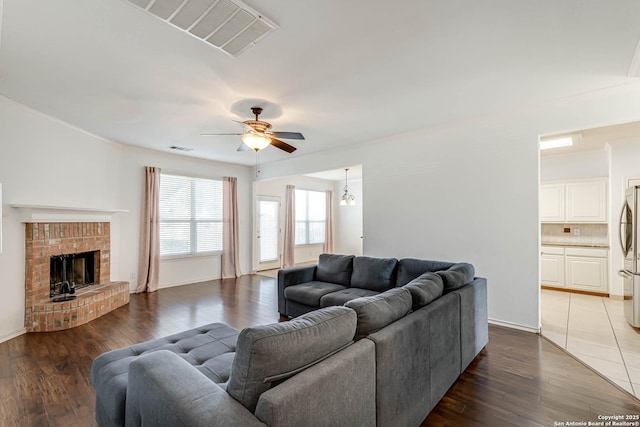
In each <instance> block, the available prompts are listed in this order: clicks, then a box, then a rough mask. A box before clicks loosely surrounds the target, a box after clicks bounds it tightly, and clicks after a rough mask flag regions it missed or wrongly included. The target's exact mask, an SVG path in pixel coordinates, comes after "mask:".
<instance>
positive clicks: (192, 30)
mask: <svg viewBox="0 0 640 427" xmlns="http://www.w3.org/2000/svg"><path fill="white" fill-rule="evenodd" d="M128 1H129V2H130V3H132V4H134V5H136V6H138V7H140V8H142V9H144V10H145V11H147V12H148V13H150V14H152V15H154V16H155V17H157V18H160V19H162V20H163V21H165V22H167V23H169V24H171V25H173V26H175V27H177V28H180V29H181V30H183V31H186V32H187V33H189V34H191V35H193V36H195V37H197V38H199V39H201V40H204V41H205V42H207V43H210V44H212V45H213V46H215V47H217V48H219V49H222V50H223V51H224V52H226V53H228V54H229V55H231V56H238V55H240V54H241V53H242V52H244V51H245V50H247V49H248V48H250V47H251V46H253V45H255V44H256V43H258V42H259V41H260V40H262V39H264V38H265V37H266V36H268V35H269V34H271V33H272V32H274V31H275V30H277V29H278V26H277V25H276V24H274V23H273V22H271V21H269V20H268V19H266V18H265V17H264V16H262V15H261V14H260V13H258V12H256V11H255V10H254V9H252V8H251V7H249V6H247V5H246V4H244V3H242V2H241V1H240V0H128Z"/></svg>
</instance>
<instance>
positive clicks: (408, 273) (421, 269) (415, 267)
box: [396, 258, 454, 286]
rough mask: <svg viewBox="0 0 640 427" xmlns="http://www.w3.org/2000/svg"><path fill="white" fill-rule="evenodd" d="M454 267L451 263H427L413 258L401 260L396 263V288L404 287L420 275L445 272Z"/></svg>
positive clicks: (427, 261)
mask: <svg viewBox="0 0 640 427" xmlns="http://www.w3.org/2000/svg"><path fill="white" fill-rule="evenodd" d="M452 265H454V263H452V262H445V261H429V260H424V259H415V258H402V259H401V260H399V261H398V274H397V277H396V286H404V285H406V284H407V283H409V282H410V281H412V280H413V279H415V278H416V277H418V276H420V275H421V274H422V273H425V272H427V271H432V272H435V271H440V270H446V269H448V268H449V267H451V266H452Z"/></svg>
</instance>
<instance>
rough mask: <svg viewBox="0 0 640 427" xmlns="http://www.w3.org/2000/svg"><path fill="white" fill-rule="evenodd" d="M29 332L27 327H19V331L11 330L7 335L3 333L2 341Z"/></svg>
mask: <svg viewBox="0 0 640 427" xmlns="http://www.w3.org/2000/svg"><path fill="white" fill-rule="evenodd" d="M26 333H27V330H26V329H25V328H22V329H18V330H17V331H13V332H9V333H8V334H7V335H3V336H1V337H0V343H3V342H5V341H9V340H10V339H12V338H15V337H19V336H20V335H24V334H26Z"/></svg>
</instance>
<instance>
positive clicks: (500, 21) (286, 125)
mask: <svg viewBox="0 0 640 427" xmlns="http://www.w3.org/2000/svg"><path fill="white" fill-rule="evenodd" d="M0 1H1V0H0ZM246 3H247V4H249V6H251V7H252V8H254V9H256V10H257V11H259V12H261V13H263V14H264V16H266V17H267V18H268V19H269V20H271V21H273V22H274V23H275V24H276V25H277V26H278V27H279V29H278V30H277V31H275V32H274V33H273V34H271V35H269V36H268V37H266V38H265V39H264V40H262V41H261V42H260V43H258V44H257V45H256V46H254V47H252V48H250V49H248V50H247V51H246V52H244V53H242V54H241V55H239V56H238V57H236V58H234V57H231V56H229V55H227V54H225V53H224V52H222V51H220V50H218V49H216V48H214V47H212V46H211V45H209V44H207V43H204V42H202V41H200V40H197V39H195V38H194V37H191V36H189V35H188V34H186V33H184V32H183V31H181V30H179V29H176V28H174V27H172V26H170V25H168V24H167V23H165V22H162V21H160V20H159V19H157V18H155V17H153V16H151V15H150V14H148V13H146V12H144V11H143V10H141V9H139V8H138V7H136V6H133V5H132V4H130V3H129V2H127V1H125V0H91V1H78V0H56V1H43V0H4V7H3V11H2V28H1V30H2V33H1V39H0V42H1V46H0V94H3V95H5V96H7V97H9V98H11V99H14V100H16V101H18V102H21V103H23V104H25V105H27V106H29V107H31V108H33V109H35V110H38V111H41V112H43V113H45V114H48V115H50V116H53V117H55V118H57V119H59V120H61V121H64V122H67V123H69V124H71V125H73V126H76V127H78V128H81V129H83V130H85V131H87V132H90V133H93V134H95V135H98V136H100V137H103V138H106V139H109V140H112V141H116V142H120V143H123V144H130V145H137V146H141V147H147V148H152V149H157V150H162V151H169V150H168V149H167V147H168V146H170V145H178V146H183V147H189V148H193V151H190V152H188V153H180V154H183V155H188V156H196V157H201V158H207V159H213V160H220V161H225V162H231V163H238V164H246V165H251V164H254V162H255V156H254V155H253V154H252V153H251V152H236V148H237V147H238V145H239V144H240V140H239V138H238V137H235V136H218V137H202V136H200V134H201V133H214V132H237V131H238V127H237V125H236V124H234V123H233V122H232V121H231V120H246V119H249V118H250V112H249V111H248V108H247V111H246V114H236V113H234V111H239V110H238V106H244V105H249V104H251V103H253V102H254V101H251V100H263V101H264V104H265V105H267V106H270V107H271V108H266V109H265V112H264V115H263V117H262V118H263V119H268V120H269V121H270V122H271V123H272V124H273V125H274V130H281V131H294V132H296V131H299V132H302V133H303V134H304V135H305V136H306V138H307V139H306V140H305V141H291V140H288V141H287V142H290V143H291V144H293V145H295V146H296V147H298V150H297V151H296V152H295V153H293V154H287V153H285V152H282V151H280V150H277V149H275V148H274V147H268V148H267V149H265V150H264V152H263V153H262V155H261V161H262V162H269V161H274V160H280V159H284V158H287V157H291V156H300V155H305V154H309V153H312V152H316V151H320V150H327V149H331V148H334V147H337V146H340V145H345V144H352V143H357V142H362V141H368V140H373V139H377V138H381V137H384V136H388V135H392V134H396V133H400V132H404V131H409V130H415V129H420V128H424V127H429V126H434V125H438V124H443V123H452V122H455V121H458V120H464V119H467V118H470V117H474V116H479V115H486V114H491V113H497V112H503V111H507V110H513V109H516V108H519V107H525V106H531V105H532V104H537V103H544V102H548V101H549V100H552V99H557V98H562V97H568V96H572V95H576V94H581V93H585V92H590V91H594V90H597V89H602V88H606V87H610V86H615V85H620V84H625V83H628V82H630V81H633V80H635V78H632V77H629V76H628V75H627V73H628V70H629V68H630V66H631V64H632V61H633V55H634V52H635V50H636V47H637V45H638V41H639V40H640V25H638V19H637V17H638V16H640V2H638V1H637V0H607V1H602V0H563V1H557V0H537V1H533V0H531V1H513V0H485V1H473V0H467V1H463V2H460V1H456V2H452V1H450V0H428V1H426V0H397V1H392V2H391V1H382V0H353V1H339V0H323V1H315V2H311V1H285V0H270V1H264V0H263V1H259V0H246ZM256 102H257V101H256ZM240 112H241V111H240Z"/></svg>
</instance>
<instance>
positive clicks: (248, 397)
mask: <svg viewBox="0 0 640 427" xmlns="http://www.w3.org/2000/svg"><path fill="white" fill-rule="evenodd" d="M347 258H348V257H347ZM358 258H359V257H355V258H353V257H351V262H352V270H354V271H357V270H358V268H359V267H360V266H361V265H364V264H362V262H361V261H365V263H366V265H368V266H369V267H370V266H372V265H380V266H382V267H383V268H382V270H383V271H387V268H388V261H384V262H379V263H376V262H373V259H372V262H369V261H370V260H368V259H367V260H361V261H356V260H357V259H358ZM327 260H330V261H331V262H329V263H327ZM343 261H344V258H337V257H334V256H331V257H327V256H323V257H322V259H321V261H320V262H319V265H318V266H316V267H315V270H314V277H312V279H313V278H317V277H316V276H315V272H316V271H317V270H320V271H321V272H320V276H319V277H320V278H325V279H327V278H328V277H330V276H323V273H322V270H323V269H326V268H329V269H330V267H331V266H330V264H332V263H334V262H335V264H340V263H341V262H343ZM320 264H322V266H321V265H320ZM335 264H334V266H335ZM354 266H355V267H354ZM401 266H402V268H400V267H401ZM425 267H427V268H426V269H425ZM305 269H306V270H304V271H305V272H302V273H301V271H303V270H301V269H299V268H294V269H287V270H284V271H283V272H281V274H280V277H279V282H280V280H285V279H286V280H287V283H288V286H284V284H282V285H283V286H282V287H281V289H286V288H289V287H292V286H297V285H302V284H305V283H306V284H307V285H305V286H303V287H301V288H299V289H304V288H305V287H306V288H307V289H309V290H310V293H311V294H313V295H314V296H313V298H311V297H309V296H308V295H307V296H306V297H302V298H306V299H305V300H304V302H300V301H299V300H296V301H295V304H293V305H291V304H290V307H289V308H291V307H296V309H299V311H301V310H302V308H305V307H303V306H307V307H314V306H313V303H314V301H316V300H317V301H318V302H319V301H321V300H322V299H323V297H324V296H325V295H328V294H329V293H325V294H323V295H322V296H320V297H318V296H317V293H314V289H312V288H311V286H312V285H308V284H309V283H310V282H309V281H307V282H299V283H296V284H292V283H293V282H295V280H294V279H293V278H292V276H290V274H292V275H294V276H297V277H298V278H301V277H302V278H305V277H309V273H308V269H309V267H305ZM347 270H348V269H347ZM347 270H344V271H343V272H345V271H347ZM382 270H380V271H382ZM392 270H393V273H392V276H391V277H392V279H391V280H392V281H391V282H389V281H385V280H386V279H385V277H386V276H385V277H383V276H384V275H380V274H378V273H379V271H378V273H375V274H374V272H373V271H372V270H370V269H368V270H367V271H368V272H369V274H374V276H375V277H380V278H381V279H382V280H381V282H379V283H378V284H374V286H376V289H378V291H376V292H375V293H373V294H370V295H367V296H361V297H357V298H353V299H348V301H346V303H345V304H344V306H328V307H325V308H318V307H315V308H316V309H315V310H313V309H311V310H306V311H307V313H305V314H301V315H299V316H298V313H299V311H286V310H285V313H283V314H286V315H288V316H291V315H293V314H295V315H296V316H297V317H295V318H294V319H293V320H291V321H288V322H283V323H276V324H271V325H263V326H256V327H252V328H246V329H244V330H243V331H241V332H239V331H236V330H234V329H233V328H230V327H228V326H226V325H223V324H212V325H207V326H205V327H201V328H197V329H194V330H191V331H185V332H183V333H181V334H176V335H173V336H170V337H166V338H162V339H159V340H153V341H149V342H146V343H141V344H138V345H136V346H132V347H128V348H125V349H120V350H114V351H111V352H108V353H105V354H103V355H101V356H99V357H98V358H96V360H95V361H94V364H93V366H92V370H91V382H92V384H93V385H94V387H95V389H96V418H97V420H98V424H99V425H101V426H106V425H127V426H145V425H147V426H163V425H167V426H179V425H184V426H253V425H268V426H299V425H306V426H314V425H318V426H320V425H325V426H326V425H332V426H341V425H343V426H374V425H377V426H417V425H419V424H420V423H421V422H422V421H423V420H424V418H425V417H426V416H427V414H428V413H429V412H430V411H431V409H432V408H433V407H434V406H435V405H436V404H437V403H438V401H439V400H440V399H441V398H442V397H443V396H444V394H445V393H446V391H447V390H448V389H449V387H450V386H451V385H452V384H453V383H454V382H455V381H456V379H457V378H458V376H459V375H460V374H461V373H462V371H463V370H464V369H466V367H467V366H468V364H469V363H471V361H472V360H473V359H474V358H475V356H476V355H477V354H478V353H479V352H480V351H481V350H482V348H483V347H484V346H485V345H486V344H487V342H488V328H487V283H486V279H483V278H476V277H473V267H472V266H470V265H469V264H464V265H460V264H456V266H455V268H454V264H452V263H440V262H433V261H422V260H400V261H398V262H396V265H395V266H394V267H393V269H392ZM419 270H422V271H419ZM429 270H434V271H429ZM331 274H333V273H331ZM345 274H346V273H345ZM339 276H340V274H338V275H337V276H336V277H339ZM371 277H373V276H369V279H368V280H370V279H371ZM343 279H344V277H343ZM350 279H352V278H351V275H350ZM313 281H314V280H311V282H313ZM316 281H318V280H316ZM320 282H323V283H331V282H328V281H324V280H322V281H320ZM383 282H384V283H386V284H385V286H384V287H389V284H390V283H391V284H393V285H398V284H404V285H403V286H392V287H390V289H386V290H385V289H383V287H382V286H380V284H381V283H383ZM460 282H464V283H463V284H461V285H460V284H459V283H460ZM342 283H345V282H344V281H342ZM348 283H349V285H353V284H354V283H357V284H358V285H359V286H361V285H362V284H365V282H358V280H356V281H355V282H354V281H353V280H349V282H348ZM334 284H335V283H334ZM280 285H281V284H280V283H279V286H280ZM338 286H344V289H338V290H335V291H334V292H339V291H345V290H346V289H347V288H352V289H353V292H354V293H355V292H360V291H357V290H356V289H365V290H371V289H367V288H361V287H355V286H346V285H340V284H338ZM378 286H379V287H378ZM321 287H322V288H323V289H324V290H327V289H328V288H329V287H328V286H321ZM334 289H335V288H334ZM347 293H348V292H342V293H341V294H340V295H344V294H347ZM291 295H292V294H291V292H289V297H291ZM293 295H302V293H296V292H293ZM283 296H284V297H285V298H284V304H285V307H286V304H287V301H288V298H287V297H286V295H283ZM341 298H342V297H341ZM291 301H294V300H293V299H291ZM324 301H325V302H326V301H328V299H326V298H325V299H324ZM281 313H282V311H281ZM287 313H288V314H287Z"/></svg>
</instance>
